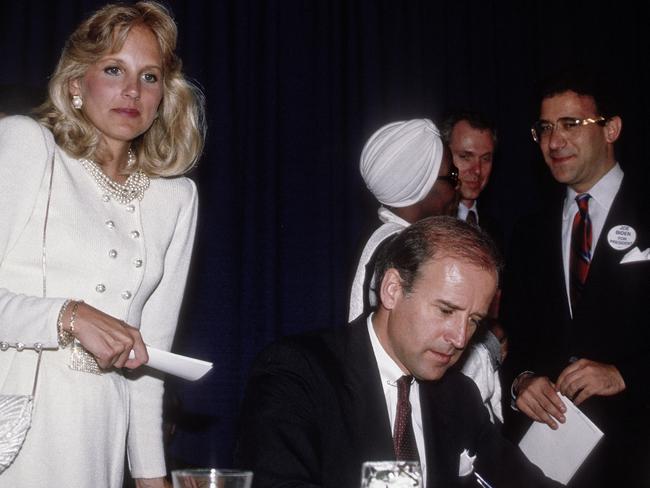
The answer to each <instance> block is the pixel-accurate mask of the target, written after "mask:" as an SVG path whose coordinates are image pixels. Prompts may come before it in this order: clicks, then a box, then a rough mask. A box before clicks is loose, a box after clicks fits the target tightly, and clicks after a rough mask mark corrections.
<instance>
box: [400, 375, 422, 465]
mask: <svg viewBox="0 0 650 488" xmlns="http://www.w3.org/2000/svg"><path fill="white" fill-rule="evenodd" d="M411 381H413V376H402V377H401V378H400V379H399V380H397V412H396V415H395V429H394V431H393V446H394V448H395V458H396V459H397V460H398V461H419V460H420V457H419V456H418V447H417V444H416V442H415V432H414V431H413V422H412V421H411V402H410V401H409V392H410V390H411Z"/></svg>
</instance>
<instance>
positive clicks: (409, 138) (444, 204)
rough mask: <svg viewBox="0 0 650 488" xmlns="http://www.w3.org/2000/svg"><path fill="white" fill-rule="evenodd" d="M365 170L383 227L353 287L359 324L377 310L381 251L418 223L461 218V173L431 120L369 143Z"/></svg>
mask: <svg viewBox="0 0 650 488" xmlns="http://www.w3.org/2000/svg"><path fill="white" fill-rule="evenodd" d="M360 170H361V176H362V177H363V180H364V181H365V182H366V186H367V187H368V189H369V190H370V191H371V192H372V194H373V195H374V196H375V198H376V199H377V200H378V201H379V203H381V204H382V205H381V207H379V210H378V214H379V220H381V221H382V222H383V225H382V226H381V227H379V228H378V229H377V230H376V231H375V232H374V233H373V234H372V236H371V237H370V239H369V240H368V242H367V243H366V246H365V248H364V249H363V252H362V254H361V259H360V261H359V265H358V267H357V271H356V274H355V277H354V282H353V284H352V292H351V295H350V313H349V316H348V319H349V321H350V322H352V321H353V320H354V319H356V318H358V317H359V316H360V315H363V314H364V312H368V311H369V310H367V308H368V305H370V306H374V305H376V296H375V292H374V287H373V284H372V282H371V279H372V274H373V267H374V259H373V256H375V254H376V251H377V248H378V247H379V246H380V244H381V243H382V242H384V241H385V240H386V239H387V238H388V237H390V236H392V235H394V234H396V233H397V232H399V231H401V230H402V229H404V228H405V227H408V226H409V225H410V224H412V223H413V222H417V221H418V220H420V219H423V218H425V217H431V216H433V215H456V209H457V207H458V198H459V196H458V193H457V184H458V171H457V170H456V168H455V167H454V166H453V164H452V162H451V156H450V153H449V151H448V150H447V149H446V148H445V147H444V145H443V143H442V139H441V138H440V133H439V132H438V129H437V128H436V126H435V125H434V124H433V122H431V121H430V120H429V119H413V120H407V121H404V122H392V123H390V124H388V125H385V126H383V127H382V128H381V129H379V130H378V131H377V132H375V133H374V134H373V135H372V137H370V139H369V140H368V142H366V145H365V146H364V148H363V151H362V152H361V161H360Z"/></svg>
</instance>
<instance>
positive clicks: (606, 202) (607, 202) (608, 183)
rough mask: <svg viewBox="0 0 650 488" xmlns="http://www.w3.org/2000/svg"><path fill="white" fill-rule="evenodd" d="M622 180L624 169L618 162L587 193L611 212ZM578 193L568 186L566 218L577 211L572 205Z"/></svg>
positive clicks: (565, 202) (565, 208)
mask: <svg viewBox="0 0 650 488" xmlns="http://www.w3.org/2000/svg"><path fill="white" fill-rule="evenodd" d="M622 181H623V170H622V169H621V167H620V166H619V164H618V163H616V164H615V165H614V166H613V167H612V169H610V170H609V171H608V172H607V173H605V175H604V176H603V177H602V178H601V179H600V180H598V182H596V184H595V185H594V186H592V187H591V189H589V191H587V192H586V193H589V195H591V199H592V200H593V201H594V202H596V203H597V204H598V205H600V206H601V207H602V208H603V209H604V210H605V211H606V212H609V208H610V207H611V206H612V203H613V202H614V197H616V193H618V189H619V188H620V187H621V182H622ZM576 195H578V192H576V191H575V190H574V189H573V188H571V187H569V186H567V188H566V199H565V200H564V213H563V217H564V218H565V219H568V218H571V217H573V214H574V213H575V210H572V205H573V204H575V198H576Z"/></svg>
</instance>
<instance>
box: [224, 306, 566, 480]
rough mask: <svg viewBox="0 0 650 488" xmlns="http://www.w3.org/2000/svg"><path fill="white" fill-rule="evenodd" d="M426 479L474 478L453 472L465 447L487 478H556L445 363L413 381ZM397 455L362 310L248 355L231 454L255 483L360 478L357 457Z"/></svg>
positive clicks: (372, 458) (361, 459)
mask: <svg viewBox="0 0 650 488" xmlns="http://www.w3.org/2000/svg"><path fill="white" fill-rule="evenodd" d="M420 399H421V406H422V421H423V429H424V432H425V444H426V456H427V467H428V470H427V476H428V486H429V487H441V488H443V487H444V488H447V487H455V486H477V485H475V483H476V482H475V480H474V479H473V476H466V477H464V478H462V479H459V477H458V468H459V458H460V454H461V452H462V451H463V450H464V449H468V450H469V452H470V453H471V454H474V453H476V454H477V455H478V457H477V461H476V464H475V467H476V468H477V471H478V472H479V473H481V474H482V475H483V476H484V477H485V478H486V479H488V480H489V481H490V482H491V483H493V486H494V487H495V488H497V487H504V486H521V487H524V486H525V487H534V486H547V483H548V486H554V484H551V482H548V481H547V480H546V479H543V480H542V476H541V473H540V472H539V470H537V468H535V467H533V466H532V465H530V464H529V463H528V462H527V461H526V460H525V459H524V458H523V455H522V454H521V452H520V451H518V450H517V449H516V448H514V446H512V445H511V444H510V443H508V442H507V441H505V440H504V439H503V438H502V437H501V436H500V435H499V434H498V433H497V432H496V431H495V429H494V426H493V425H492V424H491V423H490V421H489V419H488V415H487V412H486V410H485V409H484V408H483V405H482V403H481V400H480V397H479V394H478V390H477V389H476V387H475V386H474V384H473V383H472V382H471V380H469V379H467V378H466V377H465V376H463V375H462V374H460V373H458V372H453V371H450V372H448V373H447V374H446V375H445V376H444V377H443V378H442V379H441V380H440V381H437V382H421V383H420ZM390 459H395V457H394V453H393V444H392V436H391V427H390V425H389V420H388V412H387V409H386V402H385V399H384V395H383V391H382V387H381V380H380V376H379V370H378V368H377V364H376V361H375V358H374V354H373V351H372V346H371V344H370V339H369V337H368V331H367V327H366V322H365V319H361V320H358V321H356V322H355V323H353V324H352V325H350V326H344V327H340V328H335V329H327V330H325V331H322V332H318V333H315V334H310V335H305V336H300V337H296V338H292V339H288V340H285V341H283V342H280V343H278V344H275V345H273V346H271V347H270V348H268V349H267V350H266V351H264V352H263V353H262V354H261V355H260V356H259V357H258V359H257V360H256V362H255V364H254V366H253V370H252V375H251V378H250V382H249V384H248V387H247V390H246V395H245V398H244V402H243V406H242V411H241V425H240V435H239V440H238V445H237V448H236V453H235V461H236V464H237V466H238V467H242V468H248V469H252V470H253V471H254V473H255V475H254V485H255V487H278V486H293V487H307V486H314V487H315V486H322V487H328V488H352V487H358V486H359V482H360V476H361V464H362V463H363V462H364V461H369V460H374V461H377V460H390Z"/></svg>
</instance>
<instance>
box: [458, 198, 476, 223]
mask: <svg viewBox="0 0 650 488" xmlns="http://www.w3.org/2000/svg"><path fill="white" fill-rule="evenodd" d="M470 210H473V211H474V213H476V217H477V221H478V206H477V205H476V200H474V203H472V206H471V207H469V208H467V207H466V206H465V204H464V203H463V202H459V203H458V218H459V219H460V220H467V214H468V213H469V212H470Z"/></svg>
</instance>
